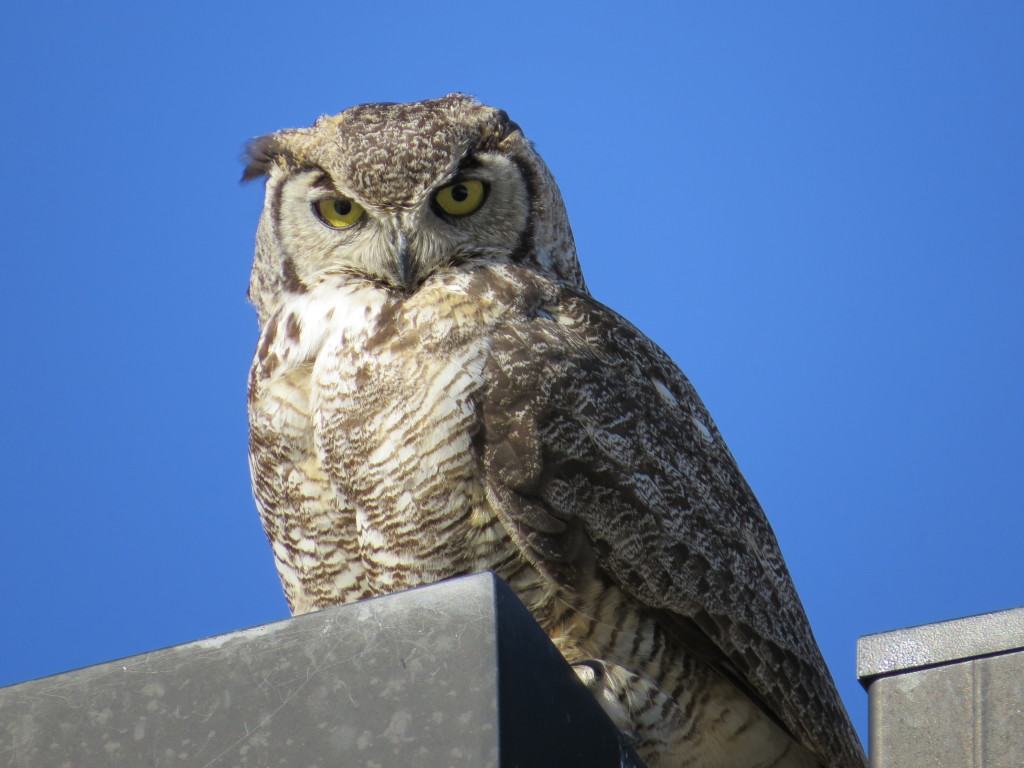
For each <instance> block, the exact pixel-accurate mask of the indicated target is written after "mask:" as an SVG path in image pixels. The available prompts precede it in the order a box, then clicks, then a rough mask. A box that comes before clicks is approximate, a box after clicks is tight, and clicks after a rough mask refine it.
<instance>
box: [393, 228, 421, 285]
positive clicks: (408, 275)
mask: <svg viewBox="0 0 1024 768" xmlns="http://www.w3.org/2000/svg"><path fill="white" fill-rule="evenodd" d="M395 266H397V267H398V282H399V283H400V284H401V286H402V287H403V288H405V289H406V290H409V291H411V290H412V288H413V286H414V285H415V282H416V267H415V266H414V265H413V258H412V254H411V253H410V252H409V241H408V240H407V239H406V237H405V233H404V232H402V231H401V230H399V231H398V238H397V240H396V242H395Z"/></svg>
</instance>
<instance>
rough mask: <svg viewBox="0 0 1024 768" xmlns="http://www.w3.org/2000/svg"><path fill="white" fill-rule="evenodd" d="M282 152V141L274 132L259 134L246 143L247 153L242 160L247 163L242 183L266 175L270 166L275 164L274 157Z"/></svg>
mask: <svg viewBox="0 0 1024 768" xmlns="http://www.w3.org/2000/svg"><path fill="white" fill-rule="evenodd" d="M280 154H281V142H280V141H278V138H277V136H276V135H275V134H273V133H268V134H267V135H265V136H257V137H256V138H255V139H253V140H252V141H250V142H249V143H248V144H246V145H245V153H244V154H243V155H242V162H243V163H245V170H244V171H242V183H243V184H244V183H245V182H248V181H252V180H253V179H258V178H259V177H260V176H266V175H267V173H269V172H270V166H272V165H273V164H274V159H275V158H277V156H278V155H280Z"/></svg>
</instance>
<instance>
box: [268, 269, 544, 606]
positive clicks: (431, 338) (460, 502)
mask: <svg viewBox="0 0 1024 768" xmlns="http://www.w3.org/2000/svg"><path fill="white" fill-rule="evenodd" d="M478 282H479V281H474V280H473V279H472V277H471V276H467V275H466V274H465V273H457V274H453V275H452V276H451V277H450V279H436V280H433V281H431V282H430V283H428V284H427V285H425V286H422V287H421V288H420V289H419V290H418V291H417V292H416V293H414V294H412V295H409V296H406V295H403V294H396V293H391V292H388V291H385V290H382V289H381V288H380V287H378V286H375V285H371V284H367V283H365V282H363V283H361V284H355V283H350V282H347V280H346V278H344V277H341V276H331V277H328V278H327V279H325V280H323V281H322V282H321V283H319V284H318V285H317V286H315V287H314V288H312V289H311V290H309V291H308V292H306V293H304V294H301V295H298V296H294V297H291V298H290V299H288V300H286V301H285V302H284V304H283V305H282V307H281V308H280V309H279V311H278V312H277V313H276V314H275V315H274V316H273V317H272V318H271V320H270V321H269V322H268V323H267V324H266V327H265V328H264V330H263V333H262V336H261V340H260V344H259V347H258V349H257V355H256V359H255V361H254V364H253V369H252V372H251V379H250V390H251V391H250V419H251V421H252V423H253V430H252V448H253V450H252V454H253V472H254V477H256V478H257V482H256V483H255V484H254V485H255V486H256V488H257V491H256V493H257V497H258V498H259V496H260V493H261V491H260V488H261V487H264V486H265V487H266V488H265V490H264V491H263V492H264V493H266V494H274V493H278V494H282V493H283V494H284V495H285V496H287V497H288V498H285V499H284V501H285V503H284V504H281V503H261V504H260V507H261V509H262V510H265V513H264V520H263V522H264V527H265V528H266V530H267V534H268V536H269V538H270V540H271V542H272V544H273V547H274V553H275V557H276V559H277V561H278V567H279V570H280V572H281V574H282V578H283V580H284V582H285V590H286V594H287V595H288V598H289V602H290V603H291V605H292V608H293V610H294V611H295V612H301V611H303V610H313V609H316V608H321V607H324V606H326V605H332V604H335V603H338V602H348V601H351V600H356V599H362V598H364V597H369V596H373V595H380V594H387V593H390V592H394V591H396V590H401V589H407V588H411V587H415V586H420V585H423V584H428V583H433V582H436V581H439V580H441V579H445V578H449V577H452V576H456V575H461V574H466V573H473V572H476V571H480V570H493V571H496V572H497V573H499V574H500V575H502V576H503V577H504V578H506V580H508V581H510V582H511V583H513V584H514V585H517V586H518V588H519V589H520V590H521V591H524V592H526V593H529V592H531V591H532V590H534V589H536V588H538V586H539V585H540V583H541V580H540V578H539V576H538V575H537V574H536V573H535V572H534V571H533V569H532V568H530V567H529V566H528V565H527V563H526V561H525V559H523V558H522V557H521V556H520V555H519V554H518V553H517V551H516V550H515V548H514V547H513V546H512V545H511V544H510V541H509V537H508V535H507V533H506V531H505V529H504V527H503V526H502V524H501V523H500V522H499V521H498V519H497V518H496V517H495V515H494V513H493V512H492V510H491V507H490V505H489V504H488V502H487V497H486V489H485V487H484V483H483V480H482V478H483V470H482V467H481V461H482V458H481V455H480V451H479V450H477V449H476V445H475V442H476V441H477V440H478V439H479V434H478V433H479V415H478V400H477V396H478V393H479V392H480V390H481V388H482V387H483V383H484V382H483V378H482V370H483V366H484V363H485V361H486V358H487V355H488V353H489V351H490V349H489V331H490V329H492V328H493V327H494V326H495V325H496V324H498V323H500V322H501V319H502V317H501V316H502V314H503V313H505V312H508V311H509V307H508V306H507V305H504V306H503V305H500V304H498V303H497V302H493V301H488V300H487V297H486V296H481V295H479V292H478V291H477V290H476V288H477V287H478V286H477V283H478ZM261 476H263V477H266V480H267V482H260V480H259V478H260V477H261ZM265 501H270V502H273V501H275V500H274V499H266V500H265ZM277 501H280V500H277Z"/></svg>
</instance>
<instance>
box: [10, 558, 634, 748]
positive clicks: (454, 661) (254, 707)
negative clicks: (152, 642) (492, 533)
mask: <svg viewBox="0 0 1024 768" xmlns="http://www.w3.org/2000/svg"><path fill="white" fill-rule="evenodd" d="M409 765H415V766H422V767H423V768H430V767H431V766H445V767H450V768H459V767H460V766H467V768H468V766H473V768H481V767H483V766H510V765H531V766H538V767H539V766H544V765H552V766H555V765H558V766H560V768H565V766H567V765H581V766H582V765H586V766H588V767H589V766H608V767H609V768H617V767H618V766H620V765H621V766H635V765H639V763H637V762H636V759H635V757H634V756H633V755H632V754H631V753H630V751H629V750H628V748H624V747H622V746H621V744H620V739H619V736H618V734H617V733H615V731H614V729H613V728H612V727H611V724H610V723H609V722H607V720H606V719H605V718H604V716H603V713H601V712H600V711H599V708H598V707H597V705H596V703H595V702H594V701H593V700H592V699H591V698H590V697H589V694H588V693H587V692H586V691H585V690H584V689H583V688H582V687H581V686H580V685H579V683H578V682H577V681H576V679H575V676H574V674H573V673H572V671H571V669H570V668H569V667H568V666H566V665H565V663H564V661H563V660H562V659H561V657H560V656H559V655H558V652H557V651H556V650H555V649H554V648H553V647H552V646H551V645H550V643H549V642H548V641H547V639H546V638H545V637H544V636H543V633H541V630H540V629H539V627H537V626H536V625H535V624H534V623H533V622H532V620H531V619H530V618H529V616H528V615H527V614H526V612H525V609H524V608H523V607H522V605H521V604H520V603H519V602H518V601H517V600H516V599H515V597H514V596H512V594H511V592H510V591H509V590H508V588H507V587H506V586H505V585H504V584H502V583H501V582H498V581H496V580H495V579H494V578H493V577H492V576H491V575H490V574H481V575H477V576H469V577H466V578H463V579H456V580H452V581H449V582H445V583H444V584H440V585H435V586H432V587H426V588H423V589H418V590H412V591H410V592H405V593H402V594H398V595H392V596H389V597H384V598H379V599H376V600H368V601H365V602H362V603H357V604H353V605H349V606H341V607H338V608H333V609H329V610H326V611H321V612H318V613H313V614H307V615H305V616H299V617H296V618H292V619H288V620H285V621H281V622H277V623H274V624H268V625H265V626H262V627H256V628H253V629H248V630H243V631H240V632H234V633H231V634H228V635H222V636H219V637H214V638H210V639H207V640H200V641H197V642H193V643H188V644H186V645H181V646H176V647H174V648H168V649H164V650H160V651H154V652H151V653H146V654H142V655H140V656H133V657H131V658H127V659H122V660H120V661H114V662H110V663H107V664H101V665H98V666H94V667H89V668H86V669H81V670H77V671H74V672H67V673H64V674H61V675H56V676H53V677H48V678H43V679H40V680H34V681H31V682H27V683H22V684H20V685H15V686H10V687H8V688H4V689H0V766H17V767H18V768H37V767H38V768H60V767H61V766H69V767H70V766H74V767H75V768H89V767H90V766H113V767H118V766H131V767H132V768H142V767H143V766H145V767H147V768H148V767H150V766H152V768H163V767H164V766H176V767H180V766H198V767H199V768H212V767H213V766H216V767H217V768H225V767H227V766H246V767H248V766H268V767H269V766H290V767H292V768H316V767H320V766H323V768H327V766H332V767H333V768H336V767H337V766H381V768H388V767H389V766H396V767H397V766H409Z"/></svg>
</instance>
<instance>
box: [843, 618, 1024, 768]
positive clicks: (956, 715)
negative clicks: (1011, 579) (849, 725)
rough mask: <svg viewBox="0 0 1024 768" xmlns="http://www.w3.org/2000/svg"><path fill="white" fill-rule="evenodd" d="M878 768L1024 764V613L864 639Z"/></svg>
mask: <svg viewBox="0 0 1024 768" xmlns="http://www.w3.org/2000/svg"><path fill="white" fill-rule="evenodd" d="M857 677H858V679H859V680H860V681H861V684H863V685H864V687H865V688H867V690H868V698H869V704H868V706H869V721H870V752H871V765H872V768H926V767H927V768H1022V766H1024V608H1015V609H1012V610H1008V611H999V612H998V613H988V614H984V615H981V616H971V617H969V618H965V619H954V620H952V621H943V622H939V623H937V624H928V625H925V626H921V627H911V628H909V629H899V630H895V631H893V632H884V633H881V634H877V635H868V636H866V637H862V638H861V639H860V641H859V642H858V643H857Z"/></svg>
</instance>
